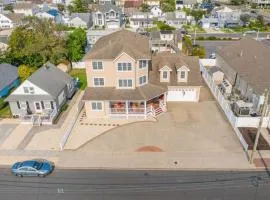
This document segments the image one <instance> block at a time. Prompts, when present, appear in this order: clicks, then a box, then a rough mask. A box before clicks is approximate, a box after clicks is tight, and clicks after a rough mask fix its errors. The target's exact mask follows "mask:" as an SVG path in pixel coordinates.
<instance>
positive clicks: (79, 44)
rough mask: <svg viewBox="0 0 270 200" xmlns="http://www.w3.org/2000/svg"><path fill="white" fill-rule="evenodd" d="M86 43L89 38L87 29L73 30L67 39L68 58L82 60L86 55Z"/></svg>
mask: <svg viewBox="0 0 270 200" xmlns="http://www.w3.org/2000/svg"><path fill="white" fill-rule="evenodd" d="M86 45H87V39H86V32H85V30H83V29H81V28H78V29H75V30H73V32H72V33H70V34H69V36H68V40H67V48H68V59H69V60H70V61H75V62H76V61H79V60H81V59H82V57H83V56H84V53H85V48H86Z"/></svg>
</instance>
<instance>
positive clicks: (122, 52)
mask: <svg viewBox="0 0 270 200" xmlns="http://www.w3.org/2000/svg"><path fill="white" fill-rule="evenodd" d="M123 54H126V55H127V56H128V57H130V58H131V59H132V60H133V61H134V62H135V59H134V58H132V57H131V56H130V55H128V54H127V53H126V52H124V51H122V52H121V53H120V54H119V55H118V56H116V58H115V59H113V62H115V61H116V60H117V59H118V58H120V57H121V56H122V55H123Z"/></svg>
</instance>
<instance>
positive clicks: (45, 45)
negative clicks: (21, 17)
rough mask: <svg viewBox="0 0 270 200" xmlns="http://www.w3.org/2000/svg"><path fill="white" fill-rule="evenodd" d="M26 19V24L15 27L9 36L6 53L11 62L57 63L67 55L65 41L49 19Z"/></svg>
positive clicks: (35, 65) (37, 65)
mask: <svg viewBox="0 0 270 200" xmlns="http://www.w3.org/2000/svg"><path fill="white" fill-rule="evenodd" d="M26 20H27V26H20V27H17V28H16V29H15V30H14V31H13V32H12V34H11V36H10V38H9V43H8V44H9V49H8V51H7V53H6V55H8V57H11V58H12V63H17V64H25V65H28V66H30V67H40V66H42V65H43V64H44V63H45V62H47V61H50V62H52V63H55V64H57V63H59V62H60V61H61V60H63V59H65V58H66V57H67V50H66V41H65V39H64V37H63V35H62V33H59V32H57V29H56V25H55V24H54V23H53V22H52V21H51V20H44V19H38V18H36V17H29V18H27V19H26Z"/></svg>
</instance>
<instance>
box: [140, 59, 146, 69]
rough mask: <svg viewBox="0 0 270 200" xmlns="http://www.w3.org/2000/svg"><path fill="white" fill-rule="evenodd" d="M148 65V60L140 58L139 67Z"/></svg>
mask: <svg viewBox="0 0 270 200" xmlns="http://www.w3.org/2000/svg"><path fill="white" fill-rule="evenodd" d="M147 66H148V62H147V60H140V61H139V69H142V68H146V67H147Z"/></svg>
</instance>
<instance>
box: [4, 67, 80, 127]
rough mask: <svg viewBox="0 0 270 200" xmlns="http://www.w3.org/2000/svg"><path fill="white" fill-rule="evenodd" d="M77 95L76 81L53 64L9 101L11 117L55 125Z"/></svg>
mask: <svg viewBox="0 0 270 200" xmlns="http://www.w3.org/2000/svg"><path fill="white" fill-rule="evenodd" d="M75 91H76V87H75V81H74V79H73V78H72V77H71V76H69V75H68V74H66V73H65V72H63V71H62V70H60V69H58V68H57V67H56V66H55V65H53V64H51V63H46V64H44V66H42V67H41V68H40V69H38V70H37V71H36V72H34V73H33V74H32V75H31V76H30V77H29V78H28V79H27V80H25V81H24V82H23V83H22V84H21V85H20V86H19V87H18V88H17V89H16V90H14V91H13V92H12V93H11V94H10V95H9V96H8V97H7V98H6V99H5V101H7V102H9V106H10V110H11V113H12V115H13V116H14V117H19V118H20V119H21V120H22V121H23V122H25V123H31V124H33V125H42V124H52V123H53V120H54V119H55V117H56V116H57V115H58V114H59V113H60V110H61V107H62V106H63V105H64V104H65V103H66V102H67V100H68V99H70V98H72V96H73V94H74V93H75Z"/></svg>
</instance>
